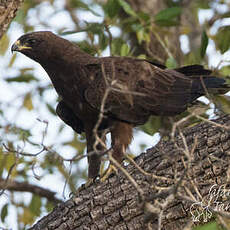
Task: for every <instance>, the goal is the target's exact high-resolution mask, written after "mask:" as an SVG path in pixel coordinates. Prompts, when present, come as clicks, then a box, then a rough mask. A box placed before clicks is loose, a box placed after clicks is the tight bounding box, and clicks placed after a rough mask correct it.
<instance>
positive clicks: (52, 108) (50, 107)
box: [46, 103, 57, 115]
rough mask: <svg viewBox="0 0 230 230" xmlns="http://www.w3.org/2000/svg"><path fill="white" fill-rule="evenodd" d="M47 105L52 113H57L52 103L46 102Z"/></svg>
mask: <svg viewBox="0 0 230 230" xmlns="http://www.w3.org/2000/svg"><path fill="white" fill-rule="evenodd" d="M46 107H47V109H48V110H49V111H50V113H52V114H53V115H57V114H56V111H55V109H54V107H53V106H51V105H50V104H48V103H46Z"/></svg>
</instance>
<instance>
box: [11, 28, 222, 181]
mask: <svg viewBox="0 0 230 230" xmlns="http://www.w3.org/2000/svg"><path fill="white" fill-rule="evenodd" d="M11 49H12V51H19V52H21V53H23V54H25V55H26V56H28V57H29V58H31V59H33V60H35V61H36V62H38V63H40V64H41V65H42V67H43V68H44V69H45V71H46V72H47V73H48V75H49V77H50V79H51V81H52V83H53V85H54V88H55V89H56V91H57V93H58V95H59V96H60V98H61V101H60V102H59V104H58V106H57V109H56V111H57V114H58V116H59V117H60V118H61V119H62V120H63V121H64V122H65V123H66V124H68V125H70V126H71V127H72V128H73V129H74V130H75V131H76V132H77V133H81V132H83V131H84V132H85V134H86V140H87V151H88V152H93V151H94V150H95V148H94V147H95V146H94V143H95V133H94V132H93V130H94V127H95V125H96V124H98V120H99V115H100V114H101V115H103V117H102V120H101V122H100V125H99V129H98V130H99V132H98V135H100V133H101V130H108V131H109V132H110V133H111V139H112V149H113V157H114V158H115V159H116V160H117V161H118V162H121V161H122V159H123V156H124V153H125V151H126V149H127V147H128V145H129V144H130V142H131V140H132V129H133V127H135V126H138V125H142V124H144V123H145V122H146V121H147V120H148V118H149V116H150V115H164V116H173V115H176V114H179V113H181V112H183V111H185V110H186V108H187V106H188V105H189V104H190V103H192V102H193V101H194V100H196V99H197V98H198V97H200V96H202V95H204V94H205V92H206V90H208V91H210V90H212V89H215V90H216V89H219V88H220V89H223V88H226V86H225V80H224V79H222V78H218V77H213V76H208V75H209V74H210V73H211V71H209V70H205V69H204V68H203V67H202V66H200V65H192V66H186V67H182V68H178V69H174V70H172V69H166V68H165V67H163V66H161V65H157V64H154V63H151V62H149V61H147V60H140V59H135V58H130V57H100V58H99V57H93V56H91V55H89V54H87V53H85V52H83V51H82V50H80V48H79V47H77V46H76V45H74V44H72V43H71V42H69V41H67V40H65V39H63V38H61V37H58V36H56V35H55V34H53V33H51V32H47V31H41V32H33V33H28V34H25V35H23V36H21V37H20V38H19V39H18V40H17V41H16V42H15V43H14V44H13V46H12V48H11ZM96 148H97V150H103V145H102V144H101V143H100V142H99V144H98V145H97V146H96ZM88 163H89V169H88V176H89V178H95V177H96V176H97V175H98V174H99V169H100V163H101V156H100V155H99V154H97V153H95V152H94V154H89V156H88Z"/></svg>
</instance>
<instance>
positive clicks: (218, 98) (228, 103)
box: [214, 95, 230, 114]
mask: <svg viewBox="0 0 230 230" xmlns="http://www.w3.org/2000/svg"><path fill="white" fill-rule="evenodd" d="M214 102H215V104H216V105H217V108H218V107H219V108H220V109H221V110H222V111H223V112H224V113H226V114H230V96H227V95H215V97H214Z"/></svg>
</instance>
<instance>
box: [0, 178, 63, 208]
mask: <svg viewBox="0 0 230 230" xmlns="http://www.w3.org/2000/svg"><path fill="white" fill-rule="evenodd" d="M0 189H4V190H5V189H6V190H10V191H16V192H30V193H33V194H35V195H38V196H40V197H44V198H46V199H47V200H49V201H50V202H52V203H54V204H57V203H60V202H62V201H61V200H60V199H58V198H56V197H55V194H56V193H55V192H52V191H50V190H48V189H44V188H42V187H39V186H37V185H32V184H29V183H26V182H17V181H14V180H11V179H9V180H8V181H7V182H6V181H5V180H4V179H2V178H0Z"/></svg>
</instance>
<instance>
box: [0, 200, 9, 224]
mask: <svg viewBox="0 0 230 230" xmlns="http://www.w3.org/2000/svg"><path fill="white" fill-rule="evenodd" d="M7 215H8V204H5V205H4V206H3V208H2V211H1V220H2V222H3V223H4V221H5V218H6V216H7Z"/></svg>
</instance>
